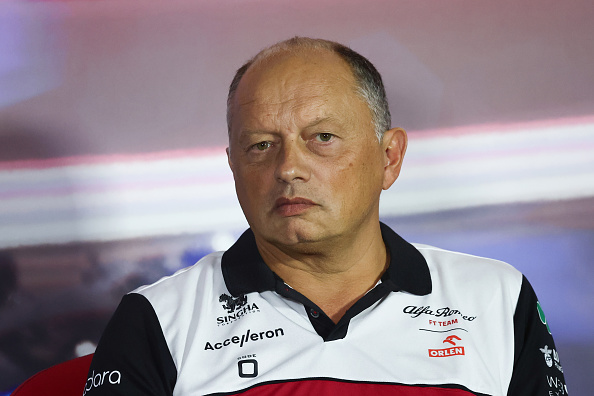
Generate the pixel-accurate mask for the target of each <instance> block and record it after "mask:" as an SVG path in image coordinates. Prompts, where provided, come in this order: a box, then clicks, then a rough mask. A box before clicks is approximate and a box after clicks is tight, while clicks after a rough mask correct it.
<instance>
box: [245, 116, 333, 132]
mask: <svg viewBox="0 0 594 396" xmlns="http://www.w3.org/2000/svg"><path fill="white" fill-rule="evenodd" d="M336 120H337V119H336V117H332V116H327V117H322V118H318V119H315V120H313V121H312V122H310V123H309V124H307V125H306V126H304V127H303V128H302V130H305V129H309V128H313V127H315V126H317V125H320V124H323V123H325V122H333V121H336ZM274 133H276V131H267V130H264V129H251V128H242V129H241V130H240V134H241V135H245V134H274Z"/></svg>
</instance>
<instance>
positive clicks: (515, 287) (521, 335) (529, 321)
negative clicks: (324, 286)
mask: <svg viewBox="0 0 594 396" xmlns="http://www.w3.org/2000/svg"><path fill="white" fill-rule="evenodd" d="M381 227H382V235H383V238H384V241H385V244H386V246H387V248H388V249H389V252H390V257H391V262H390V266H389V268H388V270H387V271H386V273H385V274H384V275H383V277H382V279H381V281H380V282H379V283H378V284H377V285H376V287H375V288H374V289H372V290H371V291H369V292H368V293H367V294H366V295H365V296H363V297H362V298H361V299H360V300H359V301H357V302H356V303H355V304H354V305H353V306H352V307H351V308H350V309H349V310H348V311H347V313H346V314H345V315H344V317H343V318H342V319H341V320H340V322H339V323H337V324H334V323H333V322H332V321H331V320H330V319H329V318H328V317H327V316H326V315H325V314H324V312H322V311H321V310H320V309H319V308H318V307H317V306H316V305H315V304H314V303H312V302H311V301H309V300H308V299H307V298H305V297H304V296H303V295H301V294H300V293H298V292H297V291H295V290H293V289H291V288H290V287H289V286H288V285H286V284H285V283H284V282H283V281H282V279H280V278H279V277H278V276H276V275H275V274H274V273H273V272H272V271H271V270H270V269H269V268H268V266H267V265H266V264H265V263H264V262H263V260H262V258H261V257H260V255H259V253H258V250H257V248H256V244H255V241H254V236H253V233H252V232H251V231H250V230H248V231H246V232H245V233H244V234H243V235H242V236H241V237H240V238H239V240H238V241H237V242H236V243H235V244H234V245H233V246H232V247H231V248H230V249H229V250H228V251H227V252H225V253H221V252H219V253H213V254H211V255H209V256H207V257H205V258H203V259H202V260H200V261H199V262H198V263H197V264H195V265H194V266H192V267H189V268H186V269H183V270H181V271H179V272H177V273H176V274H174V275H172V276H170V277H166V278H163V279H161V280H159V281H158V282H156V283H155V284H153V285H150V286H144V287H141V288H139V289H138V290H136V291H134V292H132V293H130V294H128V295H127V296H125V297H124V298H123V299H122V302H121V304H120V306H119V307H118V309H117V310H116V312H115V314H114V316H113V318H112V319H111V321H110V323H109V325H108V326H107V329H106V330H105V332H104V334H103V337H102V339H101V341H100V343H99V346H98V347H97V351H96V353H95V356H94V359H93V363H92V365H91V369H90V372H89V377H88V380H87V383H86V385H85V390H84V393H85V394H86V395H89V396H96V395H97V396H98V395H127V396H133V395H185V396H189V395H235V394H246V395H345V394H349V395H363V394H369V395H388V394H390V395H405V396H406V395H434V396H437V395H448V396H455V395H498V396H500V395H521V396H527V395H542V396H549V395H565V394H566V392H567V388H566V386H565V379H564V377H563V369H562V367H561V364H560V361H559V356H558V354H557V351H556V349H555V345H554V343H553V339H552V337H551V335H550V332H549V330H548V326H547V324H546V320H545V317H544V314H543V312H542V309H541V308H540V306H539V304H538V302H537V299H536V296H535V294H534V292H533V290H532V288H531V286H530V284H529V283H528V281H527V280H526V278H524V277H523V276H522V274H521V273H519V272H518V271H517V270H515V269H514V268H512V267H511V266H509V265H507V264H505V263H502V262H499V261H495V260H490V259H485V258H479V257H475V256H470V255H466V254H461V253H455V252H449V251H445V250H440V249H437V248H434V247H430V246H424V245H414V246H413V245H411V244H409V243H407V242H406V241H404V240H403V239H402V238H400V237H399V236H398V235H397V234H396V233H394V232H393V231H392V230H391V229H390V228H388V227H387V226H385V225H383V224H382V226H381Z"/></svg>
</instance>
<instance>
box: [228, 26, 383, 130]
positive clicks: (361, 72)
mask: <svg viewBox="0 0 594 396" xmlns="http://www.w3.org/2000/svg"><path fill="white" fill-rule="evenodd" d="M300 49H325V50H329V51H331V52H333V53H335V54H336V55H338V56H339V57H340V58H341V59H342V60H344V61H345V62H346V63H347V64H348V65H349V67H350V68H351V71H352V73H353V77H354V79H355V84H356V93H357V94H358V95H359V96H360V97H361V99H363V100H364V101H365V103H366V104H367V106H368V107H369V110H370V111H371V120H372V122H373V127H374V130H375V134H376V136H377V138H378V140H379V141H380V142H381V139H382V136H383V135H384V132H386V131H387V130H388V129H390V128H391V124H392V120H391V116H390V108H389V106H388V100H387V98H386V90H385V88H384V83H383V82H382V76H381V75H380V74H379V72H378V71H377V69H376V68H375V66H373V64H372V63H371V62H370V61H369V60H367V58H365V57H364V56H363V55H361V54H359V53H357V52H355V51H353V50H352V49H350V48H349V47H347V46H344V45H342V44H340V43H337V42H334V41H328V40H322V39H312V38H308V37H293V38H291V39H289V40H285V41H281V42H279V43H276V44H274V45H272V46H270V47H267V48H265V49H263V50H262V51H260V52H259V53H258V54H256V56H254V57H253V58H251V59H250V60H249V61H247V62H246V63H245V64H244V65H243V66H241V67H240V68H239V69H238V70H237V72H236V73H235V76H234V77H233V80H232V81H231V85H230V86H229V94H228V96H227V128H228V133H229V134H231V118H232V117H231V116H232V114H231V113H232V110H231V109H232V104H233V99H234V97H235V92H236V91H237V87H238V85H239V82H240V81H241V79H242V77H243V76H244V74H245V73H246V72H247V70H248V69H249V68H250V67H252V66H253V65H254V64H257V63H259V62H260V61H262V60H264V59H267V58H269V57H270V56H274V55H276V54H278V53H281V52H287V51H295V50H300Z"/></svg>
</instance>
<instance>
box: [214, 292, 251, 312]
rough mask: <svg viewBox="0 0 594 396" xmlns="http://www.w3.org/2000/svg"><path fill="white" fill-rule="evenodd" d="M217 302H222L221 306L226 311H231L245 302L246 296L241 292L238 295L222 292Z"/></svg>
mask: <svg viewBox="0 0 594 396" xmlns="http://www.w3.org/2000/svg"><path fill="white" fill-rule="evenodd" d="M219 302H222V303H223V308H225V309H226V310H227V313H233V312H235V311H236V310H238V309H239V308H241V307H243V306H244V305H245V304H247V296H246V295H245V294H242V295H241V296H239V297H231V296H230V295H228V294H225V293H223V294H221V295H220V296H219Z"/></svg>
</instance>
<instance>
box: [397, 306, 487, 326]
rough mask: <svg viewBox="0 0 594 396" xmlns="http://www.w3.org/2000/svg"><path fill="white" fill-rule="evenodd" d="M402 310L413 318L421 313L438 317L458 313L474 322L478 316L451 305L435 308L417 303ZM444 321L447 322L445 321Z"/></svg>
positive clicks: (464, 318)
mask: <svg viewBox="0 0 594 396" xmlns="http://www.w3.org/2000/svg"><path fill="white" fill-rule="evenodd" d="M402 312H404V313H405V314H409V315H410V316H411V317H412V318H418V317H419V316H421V315H430V316H434V317H436V318H447V317H450V316H453V315H458V316H460V317H461V318H462V319H463V320H467V321H469V322H472V321H473V320H475V319H476V316H471V315H464V314H463V313H462V312H460V311H459V310H457V309H452V308H450V307H441V308H436V309H434V308H431V306H430V305H427V306H420V307H417V306H416V305H409V306H407V307H404V309H403V310H402ZM446 322H447V321H446ZM443 323H445V322H443Z"/></svg>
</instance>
